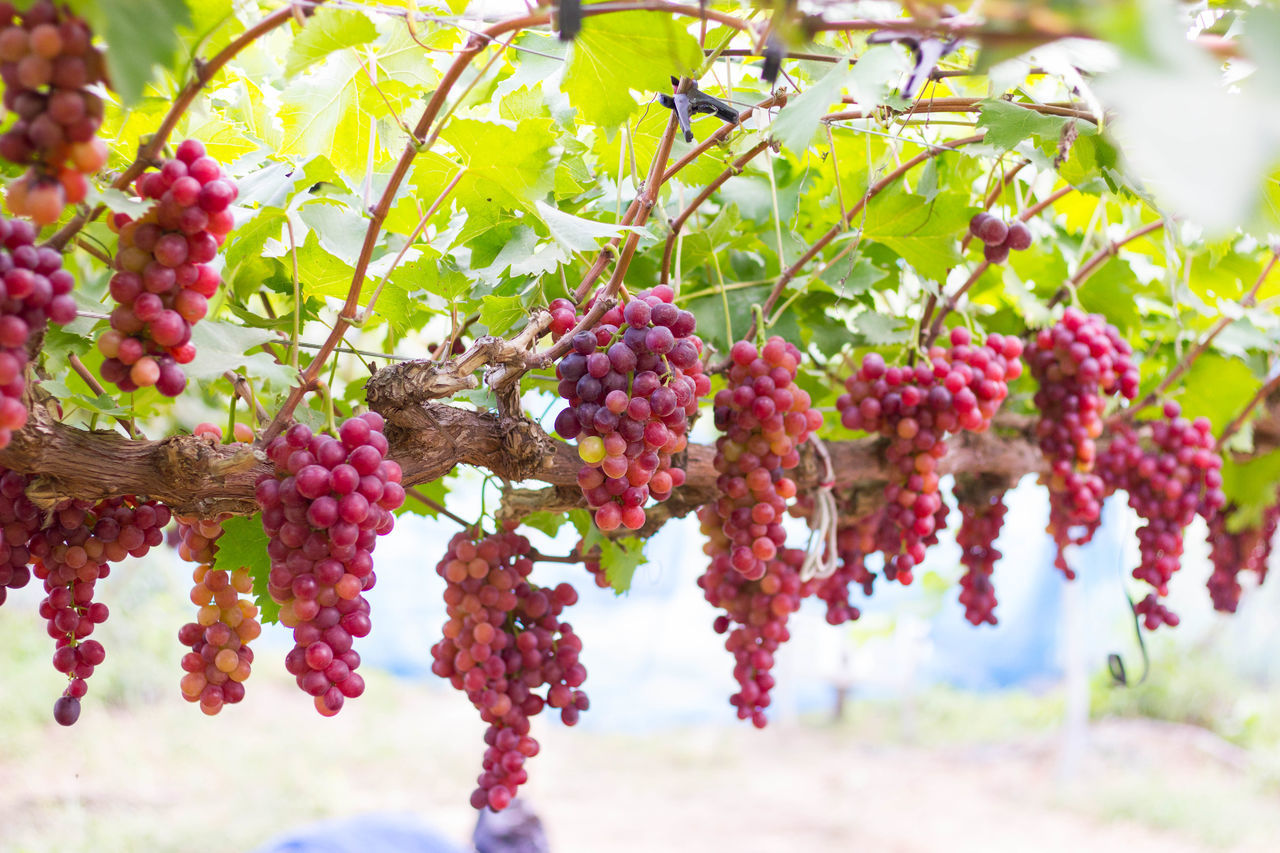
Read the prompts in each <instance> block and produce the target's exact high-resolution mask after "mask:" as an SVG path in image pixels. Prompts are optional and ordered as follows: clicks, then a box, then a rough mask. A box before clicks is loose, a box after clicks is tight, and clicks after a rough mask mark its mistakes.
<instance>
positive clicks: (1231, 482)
mask: <svg viewBox="0 0 1280 853" xmlns="http://www.w3.org/2000/svg"><path fill="white" fill-rule="evenodd" d="M1277 487H1280V450H1273V451H1272V452H1270V453H1266V454H1263V455H1262V456H1254V457H1252V458H1249V459H1245V460H1243V461H1240V460H1237V459H1235V458H1233V457H1231V456H1228V457H1227V459H1226V461H1225V462H1224V463H1223V466H1222V491H1223V492H1225V493H1226V496H1227V500H1228V501H1230V502H1231V503H1234V504H1236V505H1237V506H1239V507H1240V511H1239V513H1237V515H1236V516H1235V517H1234V518H1233V519H1232V521H1233V522H1234V524H1233V525H1232V527H1238V528H1242V527H1256V526H1257V525H1258V524H1260V523H1261V521H1262V511H1263V510H1264V509H1266V508H1267V507H1269V506H1272V505H1274V504H1275V502H1276V489H1277Z"/></svg>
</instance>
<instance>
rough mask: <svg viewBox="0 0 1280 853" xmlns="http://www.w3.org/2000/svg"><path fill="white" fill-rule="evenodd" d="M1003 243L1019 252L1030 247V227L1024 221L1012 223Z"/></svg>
mask: <svg viewBox="0 0 1280 853" xmlns="http://www.w3.org/2000/svg"><path fill="white" fill-rule="evenodd" d="M1004 245H1005V246H1007V247H1008V248H1010V249H1014V250H1016V251H1019V252H1021V251H1022V250H1024V249H1029V248H1031V229H1030V228H1028V227H1027V225H1026V223H1024V222H1015V223H1013V224H1012V225H1010V226H1009V234H1008V236H1006V237H1005V239H1004Z"/></svg>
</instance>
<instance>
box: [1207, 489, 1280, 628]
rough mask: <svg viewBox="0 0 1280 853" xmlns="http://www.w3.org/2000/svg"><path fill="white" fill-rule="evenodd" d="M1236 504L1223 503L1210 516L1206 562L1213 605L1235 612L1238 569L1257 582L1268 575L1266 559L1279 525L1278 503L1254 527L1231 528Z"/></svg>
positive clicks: (1237, 605)
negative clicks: (1207, 559) (1220, 509)
mask: <svg viewBox="0 0 1280 853" xmlns="http://www.w3.org/2000/svg"><path fill="white" fill-rule="evenodd" d="M1236 509H1237V507H1235V505H1234V504H1233V505H1230V506H1228V507H1224V508H1223V511H1222V512H1216V513H1213V514H1212V515H1210V516H1209V519H1208V525H1209V562H1210V563H1211V564H1212V565H1213V572H1212V573H1211V574H1210V575H1209V580H1208V582H1207V583H1206V586H1207V587H1208V588H1209V597H1210V599H1211V600H1212V601H1213V609H1214V610H1217V611H1220V612H1222V613H1235V612H1236V608H1237V607H1239V606H1240V595H1241V593H1242V592H1243V591H1244V590H1243V589H1242V587H1241V586H1240V573H1241V572H1253V573H1254V574H1255V575H1256V576H1257V579H1258V583H1259V584H1261V583H1262V581H1263V580H1264V579H1265V578H1266V576H1267V561H1268V560H1269V559H1270V558H1271V546H1272V544H1273V541H1274V539H1275V534H1276V527H1277V526H1278V525H1280V503H1275V504H1272V505H1271V506H1269V507H1267V508H1266V509H1264V510H1263V511H1262V520H1261V522H1259V523H1258V525H1257V526H1254V527H1246V528H1244V529H1243V530H1236V531H1232V530H1230V529H1228V527H1227V519H1228V518H1229V517H1230V516H1231V515H1232V514H1233V513H1234V512H1235V511H1236Z"/></svg>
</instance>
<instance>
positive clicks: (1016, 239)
mask: <svg viewBox="0 0 1280 853" xmlns="http://www.w3.org/2000/svg"><path fill="white" fill-rule="evenodd" d="M969 233H970V234H972V235H973V236H975V237H977V238H978V239H979V240H981V241H982V242H983V247H982V256H983V257H984V258H986V259H987V262H988V263H992V264H1002V263H1004V262H1005V261H1006V260H1008V259H1009V251H1010V250H1011V249H1016V250H1018V251H1021V250H1023V249H1028V248H1030V247H1031V229H1030V228H1028V227H1027V226H1026V223H1024V222H1014V223H1013V224H1009V223H1007V222H1005V221H1004V220H1003V219H1001V218H1000V217H998V216H992V215H991V214H990V213H987V212H986V211H983V212H982V213H979V214H977V215H976V216H974V217H973V219H970V220H969Z"/></svg>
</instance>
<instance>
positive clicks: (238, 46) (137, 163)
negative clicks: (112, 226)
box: [45, 0, 324, 252]
mask: <svg viewBox="0 0 1280 853" xmlns="http://www.w3.org/2000/svg"><path fill="white" fill-rule="evenodd" d="M322 2H324V0H316V3H315V4H314V5H319V4H320V3H322ZM293 13H294V7H293V5H292V4H290V5H286V6H283V7H281V8H279V9H277V10H276V11H274V12H272V13H271V14H270V15H267V16H266V17H265V18H263V19H262V20H261V21H258V23H256V24H254V25H253V26H252V27H250V28H249V29H247V30H245V31H244V32H242V33H241V34H240V35H238V36H236V37H235V38H234V39H232V40H231V42H230V43H229V44H228V45H227V46H226V47H224V48H223V49H222V50H220V51H218V53H217V54H215V55H214V57H213V58H212V59H209V60H207V61H204V62H200V61H197V62H195V63H193V66H194V68H195V75H194V76H192V78H191V79H190V80H189V81H187V85H185V86H183V87H182V91H181V92H179V93H178V96H177V97H176V98H174V99H173V104H172V106H170V107H169V111H168V112H167V113H165V116H164V118H163V119H162V120H161V121H160V126H159V127H158V128H156V132H155V133H153V134H152V135H151V138H150V139H149V140H148V141H147V143H146V144H145V145H143V146H142V147H141V148H140V149H139V150H138V156H137V158H136V159H135V160H134V161H133V162H132V163H131V164H129V168H127V169H125V170H124V171H123V172H121V173H120V174H119V175H118V176H117V177H116V179H115V180H114V181H112V182H111V186H112V187H114V188H115V189H118V190H122V189H124V188H125V187H127V186H129V184H131V183H133V181H134V180H135V179H136V178H137V177H138V176H139V175H141V174H142V173H143V171H145V170H146V168H147V167H148V166H150V165H152V164H153V163H155V162H156V159H157V158H158V157H159V156H160V152H161V151H162V150H163V149H164V146H165V144H166V143H168V141H169V136H170V134H172V133H173V131H174V129H175V128H176V127H177V126H178V122H179V121H181V120H182V116H183V115H184V114H185V113H186V111H187V110H188V109H190V108H191V104H192V103H193V102H194V101H195V99H196V95H198V94H200V90H202V89H203V88H204V87H205V84H207V83H208V82H209V81H210V80H212V79H213V77H214V75H216V74H217V73H218V71H220V70H221V69H222V66H224V65H226V64H227V63H228V62H230V61H231V60H232V59H233V58H235V56H236V54H238V53H240V51H242V50H244V49H245V48H246V47H248V46H249V45H251V44H253V43H254V42H255V41H257V40H258V39H260V38H262V37H263V36H264V35H266V34H267V33H269V32H271V31H272V30H274V29H275V28H276V27H278V26H280V25H281V24H283V23H285V22H286V21H290V20H293V17H294V14H293ZM106 209H107V206H106V205H105V204H100V205H98V206H97V207H95V208H93V209H92V210H91V211H87V212H82V213H77V214H76V215H75V216H73V217H72V218H71V221H70V222H68V223H67V224H66V225H64V226H62V227H61V228H59V229H58V230H57V232H55V233H54V235H53V236H52V237H50V238H49V239H48V240H46V241H45V245H46V246H49V247H50V248H53V249H57V250H58V251H59V252H61V251H62V250H63V249H64V248H66V246H67V244H68V243H69V242H71V238H72V237H74V236H75V235H76V234H78V233H79V232H80V229H81V228H83V227H84V226H85V225H87V224H88V223H89V222H92V221H93V220H94V219H97V218H98V217H99V216H101V215H102V213H103V211H105V210H106Z"/></svg>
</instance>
